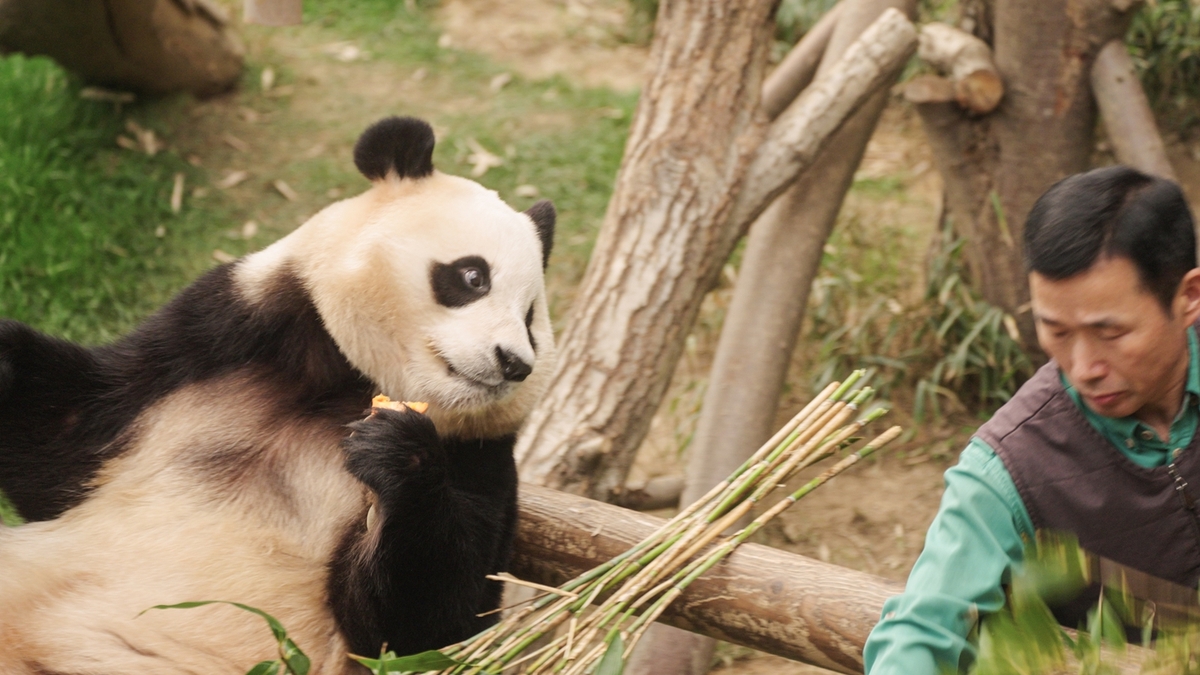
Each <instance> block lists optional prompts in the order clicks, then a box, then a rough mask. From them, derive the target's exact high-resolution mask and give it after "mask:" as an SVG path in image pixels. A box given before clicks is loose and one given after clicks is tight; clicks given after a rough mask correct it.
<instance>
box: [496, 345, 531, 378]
mask: <svg viewBox="0 0 1200 675" xmlns="http://www.w3.org/2000/svg"><path fill="white" fill-rule="evenodd" d="M496 359H497V360H499V361H500V372H502V373H504V379H506V380H508V381H509V382H521V381H523V380H524V379H525V378H527V377H529V374H530V373H532V372H533V366H531V365H529V364H528V363H525V362H524V361H522V360H521V357H519V356H517V355H516V354H513V353H512V352H510V351H508V350H507V349H501V348H500V347H496Z"/></svg>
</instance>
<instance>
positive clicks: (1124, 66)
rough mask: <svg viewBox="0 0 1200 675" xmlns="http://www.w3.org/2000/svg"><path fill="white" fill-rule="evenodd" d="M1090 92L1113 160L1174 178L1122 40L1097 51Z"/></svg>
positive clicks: (1148, 103) (1156, 174)
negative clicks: (1098, 110) (1094, 97)
mask: <svg viewBox="0 0 1200 675" xmlns="http://www.w3.org/2000/svg"><path fill="white" fill-rule="evenodd" d="M1092 91H1093V92H1095V94H1096V104H1097V105H1098V106H1099V108H1100V118H1101V119H1102V120H1104V128H1105V130H1106V131H1107V132H1108V142H1109V143H1111V144H1112V147H1113V154H1114V155H1116V156H1117V161H1118V162H1120V163H1122V164H1127V165H1129V166H1132V167H1133V168H1135V169H1137V170H1139V171H1145V172H1146V173H1149V174H1152V175H1155V176H1160V177H1162V178H1169V179H1170V180H1173V181H1178V180H1179V179H1178V178H1177V177H1176V176H1175V169H1173V168H1172V167H1171V162H1170V160H1168V159H1167V149H1166V147H1164V146H1163V141H1162V136H1160V135H1159V134H1158V125H1157V124H1155V122H1154V113H1153V112H1152V111H1151V110H1150V101H1149V100H1147V99H1146V92H1145V91H1143V90H1142V83H1141V81H1140V80H1139V79H1138V76H1137V72H1136V71H1135V70H1134V69H1133V60H1132V59H1130V58H1129V52H1128V51H1126V49H1125V42H1124V41H1123V40H1113V41H1112V42H1109V43H1108V44H1107V45H1105V46H1104V48H1103V49H1101V50H1100V54H1099V56H1097V57H1096V63H1095V64H1094V65H1093V66H1092Z"/></svg>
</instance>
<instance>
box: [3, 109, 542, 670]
mask: <svg viewBox="0 0 1200 675" xmlns="http://www.w3.org/2000/svg"><path fill="white" fill-rule="evenodd" d="M432 150H433V134H432V130H431V129H430V128H429V126H428V125H427V124H425V123H424V122H422V121H420V120H414V119H411V118H389V119H388V120H384V121H382V122H380V123H377V124H376V125H374V126H372V127H371V128H370V129H368V130H367V131H366V132H365V133H364V134H363V136H362V138H360V141H359V143H358V144H357V146H356V148H355V153H354V159H355V163H356V164H357V166H358V167H359V169H360V170H361V171H362V172H363V174H364V175H366V176H367V177H368V178H371V179H372V180H373V181H376V182H377V184H382V183H383V182H385V181H392V184H396V182H397V181H400V182H403V181H420V180H425V179H428V177H429V176H430V175H431V174H433V165H432V161H431V155H432ZM456 180H460V179H456ZM377 189H378V188H377ZM526 213H527V214H528V215H529V216H530V220H532V224H533V225H534V226H535V228H536V235H537V241H539V242H540V243H541V247H542V248H541V251H540V257H541V262H542V265H543V267H544V265H545V262H546V256H548V255H549V249H550V246H551V244H552V241H553V229H554V210H553V207H552V206H550V205H549V203H548V202H546V203H541V204H538V205H536V206H535V207H534V208H533V209H530V210H529V211H527V212H526ZM237 264H238V263H232V264H227V265H222V266H220V267H217V268H215V269H213V270H211V271H209V272H208V273H207V274H205V275H203V276H202V277H201V278H200V279H198V280H197V281H196V282H194V283H193V284H192V285H191V286H189V287H188V288H187V289H185V290H184V291H182V292H181V293H180V294H179V295H178V296H176V297H175V298H174V299H173V300H172V301H171V302H169V303H168V304H167V305H165V306H164V307H163V308H162V309H161V310H159V311H158V312H157V313H155V314H154V315H152V316H151V317H150V318H149V319H147V320H146V321H145V322H144V323H143V324H142V325H141V326H140V327H138V328H137V329H136V330H134V331H133V332H132V333H130V334H129V335H128V336H126V337H124V338H122V339H120V340H118V341H117V342H115V343H113V344H111V345H106V346H101V347H96V348H91V349H88V348H83V347H80V346H77V345H74V344H71V343H69V342H65V341H63V340H59V339H56V338H53V337H50V336H47V335H44V334H41V333H39V332H37V331H35V330H33V329H31V328H29V327H28V326H25V325H23V324H21V323H18V322H15V321H10V320H0V490H3V492H4V493H5V494H7V496H8V497H9V498H10V499H11V500H12V501H13V503H14V504H15V506H16V507H17V509H18V511H19V512H20V513H21V514H22V515H23V516H24V517H25V518H27V519H28V520H30V521H32V522H31V524H30V525H25V526H21V527H18V528H10V533H11V534H12V535H13V540H14V541H15V540H16V539H18V538H19V537H18V536H17V535H22V531H23V530H26V529H29V530H30V531H31V532H32V534H30V533H23V534H28V535H29V536H30V538H31V539H30V540H34V541H36V537H38V536H41V535H40V531H37V528H40V527H47V528H48V529H49V530H50V531H53V530H54V529H55V528H56V527H57V525H56V523H57V522H58V521H57V519H65V520H63V522H64V523H69V522H70V520H71V518H73V517H75V516H77V515H78V512H80V510H81V508H82V507H83V506H86V505H87V504H88V502H89V499H90V498H91V496H92V494H93V493H94V491H96V490H97V489H100V488H99V487H98V486H102V485H105V484H107V483H109V482H111V481H112V480H113V473H114V472H117V471H120V470H122V469H121V467H122V466H123V465H122V462H123V461H132V460H129V459H128V457H127V455H128V454H129V453H130V452H132V451H131V450H130V448H131V447H134V446H136V444H137V443H139V442H141V441H140V439H141V438H142V436H144V435H145V434H147V433H149V432H148V431H147V430H146V428H149V427H148V425H149V423H148V422H145V421H144V420H143V417H144V416H145V415H147V414H149V413H148V411H152V410H153V407H154V406H155V405H156V403H157V402H159V401H161V400H163V399H164V398H168V399H169V398H170V397H171V396H172V395H175V394H178V393H179V392H187V391H190V390H189V387H200V389H198V391H200V392H202V393H204V395H208V393H207V392H209V391H210V389H205V388H204V387H210V388H211V387H215V389H212V390H213V391H216V392H218V393H219V392H221V391H224V389H222V388H221V387H226V388H227V387H228V386H234V387H235V390H239V391H240V389H236V388H237V387H243V385H242V384H239V383H246V384H245V385H244V386H245V387H247V388H249V389H253V390H254V391H255V392H259V393H262V394H265V397H263V401H264V402H263V403H262V405H263V406H264V411H265V412H262V415H263V419H266V420H274V422H272V423H273V424H275V423H277V424H278V425H280V427H281V428H287V427H288V426H289V425H291V424H292V420H297V421H299V420H302V421H303V424H304V425H306V428H310V429H316V430H318V431H319V434H318V435H320V434H333V435H334V436H331V437H334V438H336V435H337V434H339V433H340V435H341V436H342V438H343V440H342V443H341V446H342V451H343V452H344V460H343V461H344V467H345V470H346V471H348V472H349V474H350V475H351V476H353V477H354V479H357V481H359V482H360V483H361V485H363V486H365V488H366V489H369V492H368V491H367V490H364V492H363V495H364V496H369V497H368V501H364V502H362V507H361V508H362V510H363V511H359V510H358V508H359V507H351V511H350V512H349V514H348V515H350V516H353V517H349V518H348V519H347V520H345V522H342V521H341V520H339V521H337V522H333V523H326V524H325V525H324V526H328V527H329V528H333V529H334V530H338V531H341V535H340V536H338V537H337V543H336V545H334V546H333V547H332V550H330V551H329V556H328V559H327V561H326V565H327V579H326V588H325V589H324V592H325V602H326V603H327V607H328V610H329V612H330V613H331V614H332V616H333V617H334V619H335V624H336V625H335V626H333V627H330V629H329V630H331V631H335V632H336V633H337V634H339V635H340V636H341V637H340V639H341V642H338V641H337V640H334V637H330V638H329V639H330V640H333V642H331V643H330V644H332V645H334V646H335V647H338V648H340V647H342V646H344V647H345V648H346V649H347V650H349V651H351V652H354V653H358V654H365V655H371V654H377V653H378V652H379V650H380V648H381V646H382V645H384V644H386V645H387V646H388V648H389V649H391V650H394V651H396V652H397V653H413V652H417V651H421V650H425V649H431V648H437V647H441V646H443V645H446V644H450V643H452V642H455V641H458V640H461V639H463V638H466V637H468V636H470V635H472V634H474V633H475V632H477V631H478V630H481V629H482V628H483V627H485V626H487V625H488V624H489V623H490V622H491V621H494V618H480V617H478V616H477V615H478V614H479V613H482V612H485V611H487V610H490V609H493V608H495V607H496V606H497V605H498V603H499V598H500V590H501V589H500V584H498V583H496V582H494V581H488V580H486V579H485V575H487V574H493V573H496V572H499V571H501V570H503V569H504V568H505V565H506V564H507V562H508V559H509V556H510V554H511V547H512V539H513V536H514V529H515V522H516V491H517V474H516V468H515V465H514V461H513V455H512V450H513V445H514V442H515V428H513V429H506V428H502V429H501V430H500V431H502V432H503V433H495V434H492V433H484V434H483V435H482V436H481V435H478V434H473V433H471V429H472V428H473V427H472V426H471V425H470V424H467V425H465V426H463V427H461V428H451V429H448V430H442V431H443V433H439V428H438V427H437V426H435V421H434V418H433V417H431V416H427V415H423V414H419V413H416V412H413V411H404V412H396V411H392V410H379V409H376V410H374V411H373V412H372V413H371V414H370V415H369V416H367V417H366V418H365V419H364V415H366V413H367V411H368V409H369V408H370V401H371V396H372V395H373V394H374V393H377V392H378V391H379V389H380V385H379V384H377V383H376V382H375V381H373V380H372V379H371V378H370V377H368V376H367V375H365V374H364V373H363V372H361V371H360V370H359V369H357V368H356V367H354V366H353V365H352V364H351V362H350V360H348V358H347V356H346V355H345V354H344V353H343V352H344V350H343V349H342V348H341V347H339V344H338V343H337V342H336V341H335V339H334V338H333V337H332V336H331V334H330V332H329V330H328V329H327V320H326V318H324V317H322V315H321V313H320V312H319V311H318V309H317V306H316V305H315V304H314V300H313V297H312V294H311V293H310V290H309V288H308V287H307V286H306V283H305V281H304V280H303V279H302V278H301V275H299V274H298V273H296V272H295V271H294V270H290V269H288V268H287V266H286V265H285V266H283V267H282V268H281V269H279V270H275V271H274V273H273V274H272V275H271V276H270V278H269V280H268V281H267V282H266V285H265V286H264V287H262V288H257V289H256V290H257V292H258V294H259V297H260V298H263V300H262V301H260V302H251V301H248V300H247V298H246V296H245V294H244V293H241V292H239V290H238V287H237V284H238V282H237V278H236V275H237V273H238V272H237V267H236V266H237ZM431 275H434V274H433V273H432V272H431ZM434 276H435V275H434ZM472 278H473V277H472ZM432 283H433V284H434V286H435V287H436V286H437V284H438V283H439V282H438V281H436V279H433V280H432ZM447 283H453V281H451V282H447ZM435 293H436V289H435ZM431 301H432V300H431ZM534 307H535V306H534V305H532V304H531V305H529V308H528V313H525V315H524V331H525V332H526V333H527V334H528V338H529V340H530V343H531V346H532V347H533V350H534V352H535V353H538V354H539V357H538V358H539V359H540V358H541V356H540V354H541V351H543V350H544V349H545V348H546V347H545V346H544V345H543V346H539V345H538V344H537V341H536V340H534V336H533V331H532V329H531V324H532V322H533V320H534ZM540 307H542V308H543V309H539V311H540V312H542V313H544V298H543V299H542V301H541V305H540ZM522 311H523V310H522ZM538 321H539V326H542V327H543V330H548V321H547V319H546V317H544V316H539V317H538ZM551 346H552V345H551ZM496 355H497V358H498V359H499V367H500V368H501V369H502V371H503V373H504V380H506V381H508V383H507V384H511V385H514V386H516V385H517V383H519V382H520V381H522V380H524V379H525V378H526V377H527V376H528V375H529V372H528V371H529V370H530V369H531V368H532V366H531V365H530V364H525V363H524V362H523V361H521V360H520V359H519V358H517V357H515V356H512V355H511V354H509V353H508V352H506V351H505V350H503V349H501V348H500V347H497V348H496ZM506 359H511V360H513V361H515V362H519V363H520V364H521V365H520V366H516V365H512V363H506ZM539 363H540V361H539ZM450 370H451V371H453V370H454V368H453V365H451V366H450ZM543 370H544V369H543ZM538 375H539V377H544V376H545V373H538ZM227 381H228V382H233V384H232V385H228V384H225V383H226V382H227ZM212 383H217V384H212ZM506 386H507V385H506ZM526 412H527V411H526ZM139 420H140V421H139ZM476 426H478V425H476ZM510 426H511V425H510ZM143 427H146V428H143ZM483 428H485V429H486V428H487V427H486V425H485V426H484V427H483ZM339 429H341V430H342V431H341V432H338V431H337V430H339ZM446 431H448V432H449V433H445V432H446ZM306 438H307V437H306ZM223 442H224V441H219V440H218V441H214V442H213V443H211V444H206V442H205V439H203V438H198V439H196V447H197V454H196V456H194V457H190V456H189V457H187V458H186V460H185V461H184V466H182V467H179V466H178V462H176V464H175V465H172V470H176V469H178V470H182V471H185V472H186V473H187V475H188V476H189V477H191V478H194V481H195V482H196V484H198V485H200V486H202V488H203V490H205V491H207V494H209V495H210V497H204V498H202V499H201V502H202V503H209V502H205V500H210V501H211V504H212V506H213V508H214V509H218V510H219V509H220V508H222V506H221V505H222V504H224V503H225V500H233V501H236V500H266V501H269V503H270V506H269V508H265V509H264V512H265V513H266V514H267V516H268V517H269V518H277V519H279V520H280V522H286V521H287V520H288V519H289V518H290V516H289V509H290V508H291V506H293V505H295V506H297V508H299V505H300V502H301V501H303V500H308V499H309V497H310V495H306V494H300V493H297V492H296V490H297V487H296V485H297V484H298V483H296V482H295V481H290V479H289V478H288V475H287V473H286V471H285V470H284V469H286V468H287V467H283V468H282V469H281V468H280V467H279V466H277V465H276V463H278V462H285V463H286V462H288V461H292V460H291V459H289V457H290V455H286V454H279V453H278V452H277V451H275V450H271V451H262V452H260V451H258V450H257V449H256V448H254V447H242V446H245V445H246V444H249V445H251V446H252V445H253V444H254V443H256V442H257V441H256V440H255V439H254V438H250V439H248V440H243V441H237V442H235V443H233V445H231V446H228V447H227V446H224V445H222V443H223ZM264 442H265V441H264ZM273 453H274V454H273ZM295 461H300V460H295ZM289 481H290V482H289ZM330 498H337V499H341V496H340V495H335V496H334V497H330ZM309 501H311V500H309ZM352 503H353V502H352ZM368 504H372V506H371V510H372V514H371V516H370V517H362V516H363V515H364V514H365V510H366V507H367V506H368ZM304 506H305V508H311V505H310V504H308V502H305V504H304ZM355 513H357V515H354V514H355ZM91 517H94V516H91ZM179 517H180V518H188V517H189V514H186V513H184V514H179ZM372 518H373V520H374V525H373V526H372V525H370V524H369V523H368V521H369V520H371V519H372ZM256 526H261V524H257V523H256ZM3 529H4V528H3V527H0V561H2V560H3V559H4V558H3V554H4V552H5V546H6V545H7V546H10V547H11V546H16V544H13V543H6V541H5V539H4V538H3V535H4V534H5V533H4V531H3ZM22 536H23V535H22ZM49 536H53V535H49ZM207 544H208V542H196V545H197V546H204V545H207ZM113 545H114V546H117V547H119V546H120V545H121V544H120V542H113ZM18 553H19V551H18ZM17 559H19V556H18V557H17ZM46 564H47V565H48V566H53V565H54V564H55V561H46ZM10 581H11V580H10ZM20 582H21V580H20V579H16V581H15V583H16V584H17V585H16V586H15V588H17V589H19V590H31V589H28V588H24V589H23V587H22V586H21V585H20ZM35 583H41V582H37V581H33V580H30V581H29V584H35ZM147 583H151V584H152V583H153V581H152V580H147ZM2 590H3V586H2V585H0V591H2ZM32 591H40V589H36V588H35V589H32V590H31V593H32ZM47 592H49V591H47ZM55 592H57V591H55ZM56 597H57V596H56ZM207 599H217V598H174V597H169V598H162V602H164V603H168V602H179V601H183V600H207ZM219 599H225V600H235V601H236V600H239V598H236V597H233V598H219ZM3 603H4V598H2V597H0V608H2V607H3ZM285 604H286V603H285ZM263 609H268V610H269V609H270V608H266V607H264V608H263ZM318 609H319V608H318ZM318 614H319V612H318ZM280 618H281V619H285V620H286V618H285V617H280ZM121 620H125V618H124V617H122V618H121ZM142 621H143V622H145V621H147V620H146V619H143V620H142ZM3 623H4V622H3V620H0V633H3V628H4V626H3ZM129 625H136V624H129ZM314 630H315V634H317V635H322V636H323V635H324V633H323V632H322V631H324V630H325V629H321V628H320V626H319V621H318V623H317V628H316V629H314ZM331 635H332V633H331ZM152 637H153V639H151V638H147V644H157V643H156V642H155V640H158V639H159V638H158V637H157V635H156V636H152ZM172 639H175V638H172ZM322 639H324V638H322ZM122 640H123V641H124V642H125V643H126V644H127V645H128V647H129V650H130V651H131V652H132V653H131V655H130V659H132V660H131V661H130V662H131V663H132V662H134V661H136V660H137V659H142V658H143V657H145V658H146V659H150V657H154V658H162V659H168V660H169V659H170V658H171V657H170V656H169V655H168V654H165V653H159V652H157V651H155V649H153V648H150V647H146V646H142V645H138V644H132V643H133V642H134V640H133V639H132V638H129V637H122ZM265 644H267V645H269V640H268V641H267V642H266V643H265ZM19 645H20V641H19V640H18V642H17V646H12V645H10V647H11V648H12V649H13V650H14V652H20V650H21V649H22V647H20V646H19ZM304 646H305V645H303V644H302V645H301V647H302V648H303V647H304ZM78 647H79V649H81V650H85V649H89V645H78ZM106 648H112V649H115V650H116V651H118V652H119V650H120V648H119V647H111V645H109V646H107V647H106ZM4 649H5V647H4V646H0V652H3V651H4ZM29 649H30V650H31V653H30V654H25V655H22V654H20V653H17V654H16V655H15V656H14V657H13V658H15V659H16V661H14V662H6V661H5V660H4V657H3V654H0V672H4V673H6V674H7V673H8V671H7V670H5V667H6V666H8V667H10V668H11V667H14V666H13V663H19V664H21V666H16V667H17V668H18V669H17V670H15V671H14V672H17V673H25V672H28V673H37V672H48V671H49V670H52V669H54V668H56V667H57V666H56V664H55V663H54V662H50V663H47V662H43V661H42V660H40V659H41V657H40V656H39V653H38V652H37V650H36V649H34V648H32V647H30V648H29ZM331 649H332V647H331ZM147 654H149V656H147ZM10 656H13V655H12V654H10ZM316 661H317V663H318V664H320V659H319V658H318V659H317V660H316ZM343 661H344V659H343ZM151 662H153V663H158V661H153V660H151ZM122 663H124V662H122ZM138 663H141V662H140V661H138ZM249 665H252V664H233V668H234V670H236V668H241V667H247V668H248V667H249ZM20 667H24V668H25V670H20V669H19V668H20ZM324 667H325V670H323V671H321V672H340V671H342V670H347V671H349V670H353V669H354V668H355V666H353V665H352V664H350V663H349V662H348V661H347V662H338V660H337V657H336V655H335V656H333V657H330V658H329V659H327V660H326V661H325V662H324ZM104 668H105V666H104V665H103V664H101V669H102V670H104V672H105V673H111V674H112V675H116V673H117V672H123V671H119V669H118V671H110V670H107V669H104ZM155 672H158V671H155ZM163 672H175V671H173V670H170V669H164V670H163ZM179 672H190V671H188V670H187V669H185V668H182V667H181V668H180V671H179ZM213 672H219V669H217V668H214V670H213ZM231 672H232V670H231Z"/></svg>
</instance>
